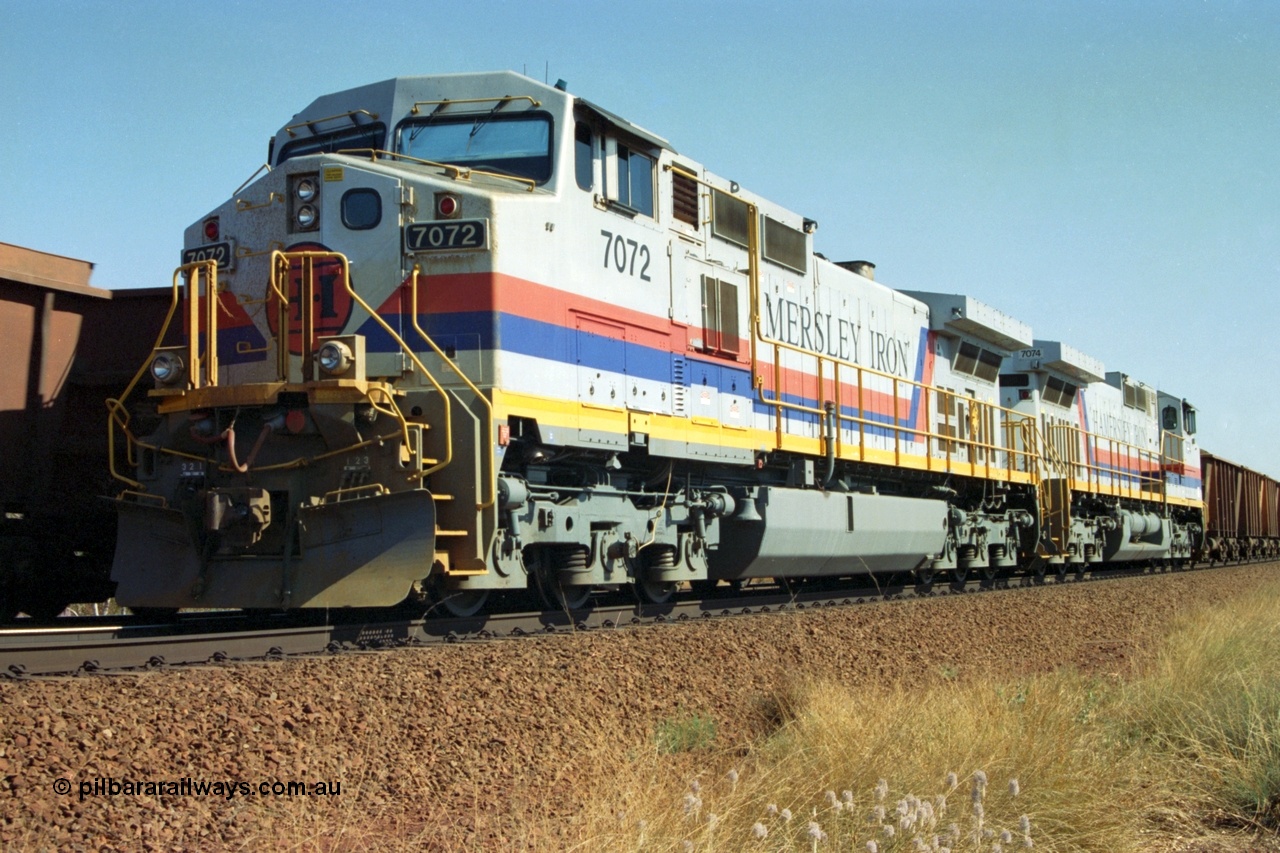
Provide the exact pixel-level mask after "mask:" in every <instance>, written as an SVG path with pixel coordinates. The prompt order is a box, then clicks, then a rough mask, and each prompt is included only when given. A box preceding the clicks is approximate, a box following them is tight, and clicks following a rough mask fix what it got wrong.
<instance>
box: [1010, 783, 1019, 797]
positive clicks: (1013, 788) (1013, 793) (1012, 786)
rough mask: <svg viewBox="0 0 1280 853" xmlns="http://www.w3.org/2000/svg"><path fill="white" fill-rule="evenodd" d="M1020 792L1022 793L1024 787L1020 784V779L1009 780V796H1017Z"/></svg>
mask: <svg viewBox="0 0 1280 853" xmlns="http://www.w3.org/2000/svg"><path fill="white" fill-rule="evenodd" d="M1020 793H1022V789H1021V788H1020V787H1019V786H1018V780H1017V779H1010V780H1009V796H1011V797H1016V796H1018V794H1020Z"/></svg>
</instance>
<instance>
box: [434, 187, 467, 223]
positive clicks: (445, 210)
mask: <svg viewBox="0 0 1280 853" xmlns="http://www.w3.org/2000/svg"><path fill="white" fill-rule="evenodd" d="M461 209H462V202H460V201H459V200H458V197H457V196H456V195H450V194H449V193H441V194H440V196H439V197H438V198H437V199H436V213H437V214H438V215H439V217H440V218H441V219H452V218H453V217H455V216H457V215H458V211H459V210H461Z"/></svg>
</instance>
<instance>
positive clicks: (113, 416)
mask: <svg viewBox="0 0 1280 853" xmlns="http://www.w3.org/2000/svg"><path fill="white" fill-rule="evenodd" d="M201 267H207V268H209V273H208V276H207V278H208V280H209V281H210V282H212V283H213V287H214V289H215V293H214V298H216V296H217V294H216V287H217V280H218V263H217V261H215V260H212V259H210V260H204V261H195V262H193V263H190V264H183V265H182V266H180V267H178V268H177V269H176V270H174V271H173V296H172V299H171V300H170V302H169V311H168V313H166V314H165V317H164V322H163V323H161V324H160V332H159V334H157V335H156V342H155V343H154V344H152V345H151V356H149V357H148V358H147V360H146V361H144V362H143V363H142V366H141V367H139V368H138V372H137V373H135V374H134V375H133V379H131V380H129V384H128V385H127V386H125V389H124V392H123V393H122V394H120V396H119V397H116V398H109V399H107V401H106V404H107V412H108V416H107V464H108V466H109V468H110V470H111V476H112V477H113V478H115V479H117V480H119V481H120V482H122V483H126V484H128V485H130V486H133V487H134V488H135V489H142V490H144V491H145V490H146V486H144V485H142V483H139V482H138V481H137V480H134V479H132V478H130V477H126V476H125V475H124V474H122V473H120V471H118V470H116V441H115V438H116V435H115V428H116V426H117V425H118V426H119V427H120V429H121V430H122V431H123V433H124V436H125V442H126V443H125V447H126V453H127V454H128V461H129V464H130V465H136V462H135V461H134V459H133V446H134V444H136V443H138V441H137V439H136V438H134V436H133V434H132V433H131V432H130V431H129V420H130V418H129V411H128V409H126V408H125V405H124V401H125V400H128V399H129V396H130V395H131V394H133V391H134V389H135V388H137V387H138V382H139V381H140V380H141V379H142V376H143V374H145V373H146V372H147V370H148V369H150V366H151V358H152V357H153V356H154V355H155V352H156V350H158V349H159V348H160V344H162V343H164V339H165V336H166V335H168V334H169V326H170V324H172V323H173V315H174V314H176V313H177V312H178V302H179V300H180V299H181V298H182V297H181V293H182V291H181V284H180V283H179V278H180V277H181V276H182V275H183V274H187V275H191V274H192V273H194V272H195V271H197V270H198V269H199V268H201ZM198 279H199V276H198V275H196V276H195V277H194V280H197V281H198ZM188 299H190V294H188ZM215 322H216V318H215ZM192 332H193V335H192V337H193V338H195V339H197V340H198V336H199V331H198V330H197V329H194V328H193V329H192ZM215 334H216V331H215V330H209V331H208V332H206V336H207V337H210V338H212V337H214V335H215Z"/></svg>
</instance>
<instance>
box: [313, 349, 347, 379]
mask: <svg viewBox="0 0 1280 853" xmlns="http://www.w3.org/2000/svg"><path fill="white" fill-rule="evenodd" d="M316 361H318V362H320V369H321V370H323V371H324V372H325V373H327V374H329V375H330V376H341V375H342V374H344V373H346V372H347V371H348V370H349V369H350V368H351V361H352V354H351V347H349V346H347V345H346V344H344V343H343V342H342V341H327V342H326V343H325V344H324V345H323V346H321V347H320V350H319V351H318V352H317V353H316Z"/></svg>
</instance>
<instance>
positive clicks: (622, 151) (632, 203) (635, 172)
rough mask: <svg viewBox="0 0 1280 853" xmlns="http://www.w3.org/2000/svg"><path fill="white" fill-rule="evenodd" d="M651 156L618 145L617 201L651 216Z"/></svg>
mask: <svg viewBox="0 0 1280 853" xmlns="http://www.w3.org/2000/svg"><path fill="white" fill-rule="evenodd" d="M653 172H654V169H653V158H652V157H650V156H649V155H647V154H641V153H640V152H639V151H632V150H631V149H630V148H628V147H627V146H625V145H621V144H619V145H618V202H619V203H620V204H623V205H626V206H627V207H629V208H631V209H632V210H634V211H635V212H637V213H643V214H644V215H645V216H653Z"/></svg>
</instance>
